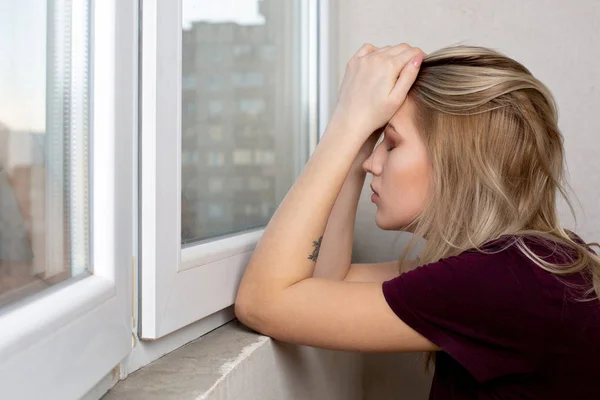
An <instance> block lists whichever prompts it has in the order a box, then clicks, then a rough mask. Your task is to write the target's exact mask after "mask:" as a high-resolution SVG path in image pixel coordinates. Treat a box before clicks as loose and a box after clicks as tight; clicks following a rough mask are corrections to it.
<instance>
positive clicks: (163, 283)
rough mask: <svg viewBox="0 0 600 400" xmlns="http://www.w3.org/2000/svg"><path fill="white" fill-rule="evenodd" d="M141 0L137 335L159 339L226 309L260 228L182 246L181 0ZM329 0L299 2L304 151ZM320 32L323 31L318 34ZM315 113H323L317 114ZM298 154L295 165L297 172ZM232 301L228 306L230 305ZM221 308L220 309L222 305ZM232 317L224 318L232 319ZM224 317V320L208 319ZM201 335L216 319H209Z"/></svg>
mask: <svg viewBox="0 0 600 400" xmlns="http://www.w3.org/2000/svg"><path fill="white" fill-rule="evenodd" d="M141 1H142V4H143V6H142V10H143V11H142V13H143V16H142V26H143V30H142V58H141V60H142V61H141V69H142V86H141V87H142V94H141V99H142V101H141V102H142V104H141V110H142V111H141V112H142V116H141V121H142V126H141V132H142V133H141V146H140V150H141V157H142V160H141V163H140V165H141V171H140V173H141V178H140V183H141V184H140V188H141V191H140V195H141V201H140V204H141V207H140V223H141V224H140V226H141V229H140V235H141V238H140V239H141V240H140V243H141V248H140V262H141V269H140V271H141V272H140V273H141V277H140V291H141V304H140V306H141V307H140V308H141V309H140V314H139V315H140V321H139V336H140V338H141V339H151V340H153V339H158V338H161V337H163V336H165V335H167V334H169V333H171V332H174V331H176V330H178V329H180V328H182V327H184V326H186V325H189V324H191V323H193V322H196V321H199V320H202V319H203V318H206V317H208V316H210V315H212V314H214V313H217V312H222V313H225V312H228V313H229V314H227V315H231V314H230V311H231V308H230V306H231V305H232V304H233V302H234V300H235V294H236V291H237V287H238V285H239V281H240V279H241V276H242V273H243V271H244V269H245V267H246V264H247V263H248V261H249V258H250V255H251V253H252V251H253V249H254V248H255V246H256V243H257V241H258V240H259V239H260V237H261V235H262V233H263V231H264V229H258V230H253V231H246V232H241V233H239V234H235V235H230V236H228V237H223V238H219V239H217V240H209V241H205V242H201V243H199V244H197V245H195V246H193V247H188V248H184V249H182V247H181V244H180V240H181V235H180V232H181V217H180V216H181V153H182V151H181V86H182V76H181V65H182V64H181V63H182V61H181V60H182V54H181V53H182V46H181V41H182V33H181V26H182V15H181V8H182V1H181V0H141ZM332 3H334V0H329V1H327V0H308V1H302V2H301V4H302V18H303V21H305V23H303V24H302V26H303V30H304V32H303V34H302V37H306V38H307V40H306V41H305V42H303V43H302V46H301V47H302V55H301V57H302V59H303V60H305V59H308V60H309V62H308V66H303V67H302V74H301V75H303V83H302V87H303V88H305V90H304V93H303V94H302V104H304V105H305V115H304V116H303V117H302V118H301V121H297V123H298V124H303V125H302V126H303V129H305V130H306V131H308V132H309V140H308V142H309V143H308V145H307V146H306V152H307V153H308V154H310V153H312V151H313V150H314V148H315V147H316V144H317V141H318V137H319V132H322V131H323V130H324V127H325V125H326V122H327V121H326V120H327V118H328V116H329V106H330V98H332V96H331V94H332V93H333V92H334V91H335V92H336V93H337V81H336V80H335V79H333V80H331V81H330V78H331V77H332V74H331V72H332V71H331V69H330V68H331V65H332V64H331V63H330V58H331V57H330V54H329V49H330V47H329V40H330V38H331V37H332V35H331V34H330V25H329V15H330V7H331V6H333V4H332ZM318 32H320V34H319V33H318ZM319 115H321V116H323V117H321V118H319ZM305 161H306V160H303V161H301V162H298V163H297V165H296V166H295V167H296V171H297V173H299V172H300V171H301V169H302V166H303V165H304V162H305ZM228 307H229V308H228ZM221 310H223V311H221ZM230 318H231V317H229V319H230ZM211 320H212V321H216V322H215V323H218V324H222V323H223V319H220V318H211ZM203 326H204V327H203V331H202V332H200V334H203V333H205V332H208V331H210V330H212V329H214V328H216V327H217V326H218V325H214V324H213V323H206V324H204V325H203Z"/></svg>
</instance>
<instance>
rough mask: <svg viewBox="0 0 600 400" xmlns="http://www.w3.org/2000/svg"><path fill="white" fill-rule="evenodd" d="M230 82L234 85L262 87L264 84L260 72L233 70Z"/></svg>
mask: <svg viewBox="0 0 600 400" xmlns="http://www.w3.org/2000/svg"><path fill="white" fill-rule="evenodd" d="M232 83H233V86H235V87H242V88H247V87H250V88H251V87H262V86H264V85H265V84H264V79H263V74H261V73H260V72H235V73H233V75H232Z"/></svg>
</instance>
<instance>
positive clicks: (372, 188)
mask: <svg viewBox="0 0 600 400" xmlns="http://www.w3.org/2000/svg"><path fill="white" fill-rule="evenodd" d="M371 190H372V191H373V193H375V194H376V195H378V196H379V193H377V190H375V188H374V187H373V184H371Z"/></svg>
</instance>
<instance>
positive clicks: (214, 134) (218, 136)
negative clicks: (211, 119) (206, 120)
mask: <svg viewBox="0 0 600 400" xmlns="http://www.w3.org/2000/svg"><path fill="white" fill-rule="evenodd" d="M198 136H200V135H198ZM208 136H210V138H211V139H212V140H213V141H215V142H220V141H221V140H223V126H222V125H212V126H211V127H210V128H208ZM200 143H204V140H202V139H201V138H200Z"/></svg>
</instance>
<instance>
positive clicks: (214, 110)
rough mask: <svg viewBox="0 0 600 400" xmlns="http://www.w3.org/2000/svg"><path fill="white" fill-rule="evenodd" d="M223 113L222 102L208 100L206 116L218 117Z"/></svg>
mask: <svg viewBox="0 0 600 400" xmlns="http://www.w3.org/2000/svg"><path fill="white" fill-rule="evenodd" d="M222 113H223V102H222V101H220V100H210V101H209V102H208V116H209V117H219V116H220V115H221V114H222Z"/></svg>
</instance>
